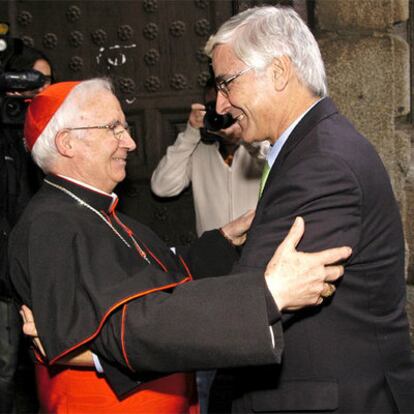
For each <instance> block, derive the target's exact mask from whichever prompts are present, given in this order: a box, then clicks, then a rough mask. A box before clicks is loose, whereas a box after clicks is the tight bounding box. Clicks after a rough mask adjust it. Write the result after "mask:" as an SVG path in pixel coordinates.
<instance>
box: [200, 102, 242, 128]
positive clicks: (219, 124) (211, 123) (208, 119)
mask: <svg viewBox="0 0 414 414" xmlns="http://www.w3.org/2000/svg"><path fill="white" fill-rule="evenodd" d="M203 121H204V128H205V129H206V130H208V131H219V130H220V129H226V128H228V127H229V126H231V125H233V124H234V123H235V122H236V120H235V119H234V118H233V117H232V116H231V115H230V114H224V115H220V114H218V113H217V112H216V101H210V102H208V103H206V114H205V115H204V120H203Z"/></svg>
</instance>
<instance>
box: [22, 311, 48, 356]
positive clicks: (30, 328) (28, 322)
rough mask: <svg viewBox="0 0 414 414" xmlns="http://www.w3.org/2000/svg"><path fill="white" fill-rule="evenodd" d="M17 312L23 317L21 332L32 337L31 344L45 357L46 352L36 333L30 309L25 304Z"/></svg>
mask: <svg viewBox="0 0 414 414" xmlns="http://www.w3.org/2000/svg"><path fill="white" fill-rule="evenodd" d="M19 313H20V316H21V317H22V319H23V333H24V334H25V335H27V336H30V337H31V338H32V341H33V344H34V346H35V347H36V349H37V350H38V351H39V352H40V353H41V354H42V355H43V356H44V357H45V356H46V352H45V350H44V348H43V345H42V343H41V342H40V339H39V336H38V334H37V329H36V325H35V322H34V318H33V313H32V311H31V310H30V309H29V308H28V307H27V306H26V305H22V307H21V308H20V312H19Z"/></svg>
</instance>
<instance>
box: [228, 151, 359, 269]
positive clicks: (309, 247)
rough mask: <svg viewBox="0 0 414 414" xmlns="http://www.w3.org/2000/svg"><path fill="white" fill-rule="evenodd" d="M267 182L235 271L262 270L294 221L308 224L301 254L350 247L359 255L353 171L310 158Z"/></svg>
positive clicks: (330, 159) (328, 159)
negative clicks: (299, 219)
mask: <svg viewBox="0 0 414 414" xmlns="http://www.w3.org/2000/svg"><path fill="white" fill-rule="evenodd" d="M291 164H292V165H291V166H289V165H287V166H284V167H283V169H281V171H280V173H278V174H277V175H275V177H274V178H273V177H272V172H271V175H270V176H269V180H268V183H267V184H266V187H265V190H264V193H263V196H262V200H261V201H260V203H259V207H258V211H257V213H256V218H255V220H254V223H253V225H252V230H251V231H250V232H249V235H248V240H247V244H246V246H245V247H244V249H243V253H242V257H241V260H240V264H239V265H238V266H237V267H236V270H238V271H240V270H252V269H257V268H260V269H263V268H264V267H265V265H266V263H267V262H268V260H269V259H270V258H271V256H272V254H273V252H274V250H275V248H276V246H277V245H278V244H279V243H280V242H281V241H282V240H283V238H284V237H285V236H286V234H287V232H288V230H289V228H290V226H291V225H292V223H293V221H294V219H295V217H296V216H302V217H303V218H304V220H305V234H304V236H303V238H302V240H301V241H300V243H299V245H298V250H302V251H305V252H315V251H319V250H322V249H326V248H332V247H337V246H343V245H348V246H351V247H352V248H353V251H354V254H355V253H356V252H357V250H358V248H359V246H358V244H359V241H360V232H361V204H362V203H363V194H362V193H361V189H360V185H359V183H358V180H357V178H356V176H355V174H354V173H353V171H352V169H351V168H350V167H349V166H348V165H347V164H346V163H344V162H343V161H342V160H341V159H340V158H339V157H336V156H334V155H332V154H329V153H327V154H324V153H314V154H307V155H306V156H305V157H303V158H301V159H295V160H294V161H292V162H291Z"/></svg>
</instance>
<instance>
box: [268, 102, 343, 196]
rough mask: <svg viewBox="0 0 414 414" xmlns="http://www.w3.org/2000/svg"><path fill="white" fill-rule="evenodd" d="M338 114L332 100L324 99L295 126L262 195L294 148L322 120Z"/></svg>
mask: <svg viewBox="0 0 414 414" xmlns="http://www.w3.org/2000/svg"><path fill="white" fill-rule="evenodd" d="M337 112H338V109H337V108H336V106H335V104H334V103H333V101H332V99H330V98H325V99H322V100H321V101H320V102H318V103H317V104H316V105H315V106H314V107H313V108H312V109H311V110H310V111H309V112H308V113H307V114H306V115H305V116H304V117H303V119H302V120H301V121H300V122H299V123H298V125H296V127H295V128H294V130H293V131H292V132H291V134H290V135H289V138H288V139H287V141H286V143H285V145H284V146H283V148H282V150H281V151H280V154H279V155H278V157H277V158H276V161H275V162H274V164H273V166H272V168H271V170H270V173H269V176H268V178H267V181H266V185H265V187H264V189H263V195H264V194H265V193H266V188H268V187H269V186H270V185H271V183H272V181H273V179H274V177H275V176H276V175H277V172H278V171H279V170H280V167H281V166H282V165H283V163H284V161H285V159H286V158H287V156H288V155H289V154H290V153H291V152H292V151H293V150H294V149H295V148H296V146H297V145H298V144H299V143H300V142H302V141H303V140H304V139H305V137H306V136H307V135H308V134H309V132H310V131H311V130H312V129H313V128H314V127H315V126H316V125H318V124H319V123H320V122H321V121H322V120H324V119H326V118H328V117H329V116H331V115H333V114H335V113H337Z"/></svg>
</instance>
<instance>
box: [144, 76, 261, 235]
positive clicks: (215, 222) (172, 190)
mask: <svg viewBox="0 0 414 414" xmlns="http://www.w3.org/2000/svg"><path fill="white" fill-rule="evenodd" d="M215 99H216V90H215V85H214V80H213V79H209V81H208V82H207V84H206V88H205V102H206V105H203V104H200V103H194V104H192V105H191V112H190V115H189V118H188V123H187V127H186V129H185V130H184V131H183V132H181V133H180V134H178V137H177V140H176V141H175V143H174V144H173V145H171V146H170V147H168V148H167V153H166V154H165V155H164V157H163V158H162V159H161V160H160V162H159V164H158V166H157V168H156V169H155V170H154V172H153V173H152V177H151V189H152V191H153V192H154V193H155V194H156V195H157V196H159V197H173V196H176V195H178V194H180V193H181V192H182V191H183V190H184V189H185V188H187V187H188V186H189V185H190V183H192V190H193V200H194V209H195V215H196V230H197V235H198V236H200V235H201V234H202V233H203V232H204V231H207V230H212V229H215V228H219V227H221V226H223V225H224V224H226V223H227V222H228V221H230V220H233V219H235V218H236V217H239V216H240V215H241V214H243V213H245V212H246V211H247V210H249V209H252V208H255V207H256V204H257V201H258V197H259V184H260V177H261V174H262V170H263V166H264V162H265V158H266V154H267V150H268V148H269V146H268V143H261V144H259V145H256V144H253V145H251V144H246V143H244V142H242V141H241V138H240V127H239V125H238V124H237V123H232V124H231V125H230V126H228V124H229V123H231V122H234V120H233V121H231V117H229V118H230V121H229V119H228V118H227V119H226V118H224V117H220V116H219V115H218V114H217V113H215V109H214V107H215V103H214V102H215ZM206 108H207V109H209V110H208V111H207V117H206V118H205V114H206ZM223 118H224V119H223ZM205 123H206V125H205ZM226 123H227V125H226ZM213 129H214V131H213Z"/></svg>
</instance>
